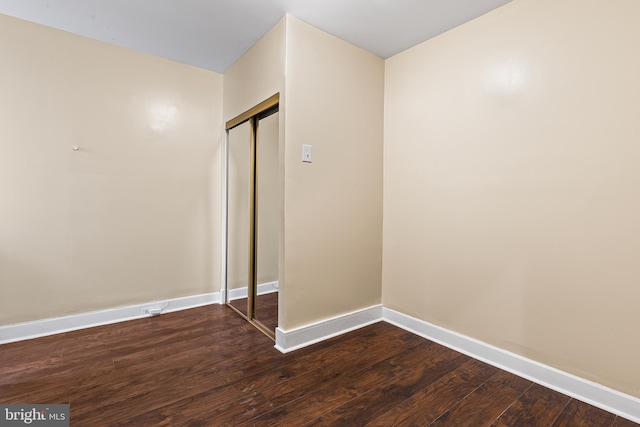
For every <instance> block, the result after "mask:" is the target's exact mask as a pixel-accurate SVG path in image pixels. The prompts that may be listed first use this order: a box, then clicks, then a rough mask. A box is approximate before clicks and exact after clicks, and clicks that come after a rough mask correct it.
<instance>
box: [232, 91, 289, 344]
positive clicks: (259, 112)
mask: <svg viewBox="0 0 640 427" xmlns="http://www.w3.org/2000/svg"><path fill="white" fill-rule="evenodd" d="M279 103H280V94H279V93H276V94H275V95H273V96H271V97H269V98H268V99H266V100H264V101H262V102H261V103H259V104H258V105H256V106H254V107H252V108H250V109H249V110H247V111H245V112H244V113H242V114H240V115H238V116H236V117H235V118H233V119H231V120H229V121H228V122H227V123H226V125H225V131H226V135H225V165H226V166H225V172H226V177H225V183H226V185H225V198H226V201H225V217H224V218H225V219H224V220H225V233H224V237H225V238H224V246H225V247H224V253H225V256H224V272H225V273H224V281H223V284H222V286H223V292H222V299H223V302H224V303H225V304H226V305H227V306H228V307H230V308H231V309H232V310H234V311H235V312H237V313H238V314H239V315H240V316H242V317H243V318H245V319H246V320H247V321H249V322H250V323H251V324H253V325H254V326H255V327H256V328H258V329H259V330H260V331H261V332H263V333H264V334H265V335H267V336H268V337H270V338H271V339H273V340H275V331H272V330H270V329H269V328H267V327H266V326H265V325H264V324H263V323H262V322H260V321H259V320H258V319H256V318H255V314H256V305H255V303H256V301H255V297H256V295H257V290H258V283H257V269H256V254H257V244H256V236H257V218H256V212H257V200H258V194H257V192H258V190H257V186H256V177H257V168H258V162H257V159H256V153H257V151H256V144H257V141H256V138H257V134H258V121H259V120H260V119H261V118H264V117H267V116H268V115H270V114H273V113H275V112H277V111H279ZM247 121H248V122H249V123H250V160H249V174H250V176H249V183H250V189H249V192H250V196H249V262H248V264H249V265H248V266H247V268H248V275H247V277H248V280H249V283H248V287H247V290H248V295H247V314H246V315H245V314H244V313H242V312H241V311H240V310H238V309H237V308H236V307H234V306H233V305H231V304H230V303H229V302H230V300H229V292H228V289H227V279H228V274H227V266H228V255H229V254H228V246H229V245H228V238H229V229H228V223H229V221H228V218H229V131H230V130H231V129H233V128H235V127H236V126H239V125H241V124H243V123H245V122H247Z"/></svg>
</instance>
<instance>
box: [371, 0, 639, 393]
mask: <svg viewBox="0 0 640 427" xmlns="http://www.w3.org/2000/svg"><path fill="white" fill-rule="evenodd" d="M639 19H640V3H638V2H636V1H633V0H612V1H607V2H601V1H595V0H587V1H584V0H560V1H559V0H516V1H514V2H513V3H510V4H508V5H507V6H505V7H502V8H500V9H498V10H496V11H494V12H492V13H490V14H488V15H485V16H484V17H482V18H480V19H477V20H475V21H472V22H470V23H468V24H466V25H463V26H462V27H459V28H457V29H454V30H453V31H450V32H448V33H445V34H443V35H441V36H439V37H437V38H435V39H433V40H431V41H428V42H425V43H423V44H421V45H419V46H417V47H414V48H412V49H410V50H408V51H406V52H404V53H401V54H399V55H397V56H395V57H393V58H391V59H389V60H388V61H387V62H386V80H385V89H386V90H385V96H386V99H385V109H386V117H385V150H384V155H385V167H384V176H385V181H384V194H385V201H384V219H385V221H384V262H383V266H384V268H383V303H384V305H385V306H387V307H389V308H392V309H396V310H399V311H401V312H404V313H407V314H410V315H412V316H416V317H418V318H421V319H424V320H427V321H429V322H433V323H435V324H438V325H441V326H444V327H446V328H449V329H452V330H454V331H458V332H461V333H463V334H465V335H468V336H471V337H473V338H477V339H479V340H482V341H485V342H487V343H490V344H493V345H496V346H498V347H501V348H504V349H507V350H510V351H513V352H515V353H518V354H521V355H524V356H526V357H528V358H531V359H534V360H537V361H540V362H542V363H545V364H549V365H551V366H555V367H557V368H560V369H561V370H564V371H567V372H571V373H574V374H577V375H579V376H581V377H583V378H587V379H590V380H593V381H595V382H598V383H601V384H604V385H607V386H610V387H613V388H615V389H617V390H620V391H622V392H625V393H628V394H631V395H634V396H638V397H640V370H638V360H640V341H638V339H637V332H638V325H639V324H640V310H638V301H640V286H638V283H640V263H639V262H638V254H640V222H639V221H638V218H639V217H640V192H639V191H638V183H640V168H639V167H638V165H637V163H638V162H637V159H638V158H640V145H639V144H638V142H639V141H640V121H639V120H638V117H640V103H638V99H640V85H639V84H638V76H639V75H640V57H639V56H638V55H637V54H636V53H635V52H636V51H637V41H638V40H640V26H638V24H637V23H638V21H639Z"/></svg>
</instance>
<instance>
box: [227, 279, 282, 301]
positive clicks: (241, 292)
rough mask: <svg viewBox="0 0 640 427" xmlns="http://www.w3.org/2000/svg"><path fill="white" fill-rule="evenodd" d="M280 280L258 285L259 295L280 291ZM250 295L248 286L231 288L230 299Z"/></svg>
mask: <svg viewBox="0 0 640 427" xmlns="http://www.w3.org/2000/svg"><path fill="white" fill-rule="evenodd" d="M278 287H279V282H278V281H277V280H276V281H275V282H267V283H261V284H259V285H258V295H265V294H271V293H273V292H278ZM247 296H248V293H247V288H246V287H244V288H238V289H231V290H229V301H233V300H236V299H241V298H246V297H247Z"/></svg>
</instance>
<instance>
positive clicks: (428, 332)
mask: <svg viewBox="0 0 640 427" xmlns="http://www.w3.org/2000/svg"><path fill="white" fill-rule="evenodd" d="M383 320H384V321H386V322H388V323H391V324H392V325H396V326H398V327H400V328H402V329H405V330H407V331H409V332H413V333H414V334H417V335H420V336H421V337H424V338H427V339H429V340H431V341H434V342H437V343H439V344H442V345H444V346H446V347H449V348H451V349H453V350H456V351H459V352H460V353H464V354H466V355H468V356H471V357H473V358H474V359H478V360H481V361H483V362H486V363H489V364H490V365H493V366H496V367H498V368H500V369H503V370H505V371H508V372H511V373H513V374H516V375H518V376H520V377H523V378H526V379H528V380H531V381H533V382H535V383H538V384H541V385H543V386H545V387H548V388H550V389H553V390H556V391H558V392H560V393H563V394H566V395H568V396H571V397H574V398H576V399H578V400H580V401H582V402H585V403H588V404H590V405H593V406H596V407H598V408H601V409H604V410H606V411H609V412H612V413H614V414H617V415H620V416H621V417H624V418H627V419H629V420H631V421H634V422H640V399H637V398H635V397H633V396H630V395H627V394H624V393H621V392H618V391H616V390H613V389H610V388H608V387H605V386H603V385H601V384H597V383H594V382H592V381H588V380H585V379H583V378H580V377H577V376H575V375H572V374H569V373H567V372H563V371H561V370H559V369H555V368H552V367H550V366H547V365H544V364H542V363H538V362H535V361H533V360H531V359H527V358H525V357H523V356H519V355H517V354H514V353H511V352H509V351H506V350H502V349H500V348H498V347H494V346H492V345H489V344H487V343H484V342H482V341H478V340H476V339H473V338H469V337H467V336H465V335H462V334H459V333H457V332H453V331H450V330H448V329H445V328H442V327H440V326H436V325H433V324H431V323H428V322H425V321H423V320H420V319H416V318H414V317H411V316H408V315H406V314H403V313H399V312H397V311H394V310H391V309H388V308H384V309H383Z"/></svg>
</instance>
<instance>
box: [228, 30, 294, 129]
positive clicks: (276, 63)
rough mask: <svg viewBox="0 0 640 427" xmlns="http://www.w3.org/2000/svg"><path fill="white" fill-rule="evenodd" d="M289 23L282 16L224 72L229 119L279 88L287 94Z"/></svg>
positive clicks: (276, 91)
mask: <svg viewBox="0 0 640 427" xmlns="http://www.w3.org/2000/svg"><path fill="white" fill-rule="evenodd" d="M285 27H286V19H285V18H282V19H281V20H280V21H279V22H278V23H277V24H276V25H275V26H274V27H273V28H272V29H271V30H269V32H268V33H267V34H265V35H264V37H262V38H261V39H260V40H259V41H258V42H257V43H256V44H255V45H254V46H253V47H252V48H251V49H249V51H248V52H247V53H245V54H244V55H243V56H242V58H240V59H239V60H238V61H237V62H236V63H235V64H233V65H232V66H231V67H230V68H229V69H228V70H227V71H226V72H225V73H224V120H225V121H228V120H231V119H233V118H234V117H236V116H238V115H240V114H242V113H244V112H245V111H247V110H248V109H250V108H252V107H254V106H255V105H257V104H259V103H260V102H262V101H264V100H265V99H267V98H269V97H270V96H272V95H274V94H276V93H278V92H281V97H282V96H283V94H282V92H283V91H284V61H285V42H284V39H285ZM280 102H281V103H282V99H281V101H280Z"/></svg>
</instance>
